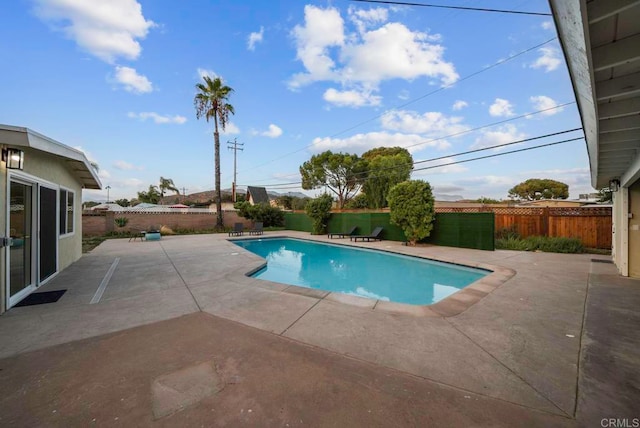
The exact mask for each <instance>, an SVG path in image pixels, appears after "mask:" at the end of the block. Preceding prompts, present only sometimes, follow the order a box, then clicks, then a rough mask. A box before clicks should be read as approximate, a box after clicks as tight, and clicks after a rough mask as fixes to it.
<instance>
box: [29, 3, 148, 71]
mask: <svg viewBox="0 0 640 428" xmlns="http://www.w3.org/2000/svg"><path fill="white" fill-rule="evenodd" d="M35 3H36V7H35V12H36V15H37V16H38V17H39V18H40V19H42V20H43V21H46V22H50V23H52V24H53V25H55V26H57V28H60V29H61V30H62V31H63V32H64V33H65V34H66V36H67V37H69V38H70V39H72V40H74V41H75V42H76V43H77V44H78V46H80V47H81V48H82V49H83V50H86V51H87V52H89V53H91V54H92V55H94V56H96V57H98V58H100V59H101V60H103V61H105V62H108V63H113V62H114V61H115V60H116V59H117V58H126V59H129V60H135V59H137V58H138V57H139V56H140V52H141V50H142V48H141V47H140V43H139V40H141V39H144V38H145V37H146V36H147V33H148V32H149V29H150V28H152V27H153V26H155V24H154V22H153V21H151V20H147V19H145V17H144V16H143V15H142V6H141V5H140V3H138V2H137V1H136V0H110V1H95V0H35Z"/></svg>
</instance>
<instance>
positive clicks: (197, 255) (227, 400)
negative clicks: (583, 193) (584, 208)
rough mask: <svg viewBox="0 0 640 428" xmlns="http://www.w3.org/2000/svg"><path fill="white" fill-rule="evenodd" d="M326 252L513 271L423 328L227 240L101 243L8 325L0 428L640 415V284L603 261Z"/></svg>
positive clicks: (527, 421)
mask: <svg viewBox="0 0 640 428" xmlns="http://www.w3.org/2000/svg"><path fill="white" fill-rule="evenodd" d="M283 234H286V235H288V236H293V237H302V238H305V239H316V240H320V241H328V240H327V239H326V238H325V237H311V236H310V235H308V234H306V233H298V232H288V231H287V232H286V233H277V234H276V233H271V235H283ZM267 235H269V234H267ZM331 242H332V243H341V244H345V245H357V246H363V247H367V248H380V249H384V250H387V251H395V252H401V253H405V254H413V255H420V256H423V257H430V258H436V259H444V260H455V261H458V262H461V263H465V264H471V265H477V264H481V265H491V266H495V267H496V268H497V269H498V270H501V271H512V272H514V273H515V275H514V276H510V277H509V278H508V279H506V278H505V280H506V282H504V283H503V284H502V285H500V286H498V287H497V288H495V287H493V288H492V289H491V290H492V291H490V292H489V291H487V293H484V294H482V296H484V297H482V298H480V299H479V300H478V301H476V302H474V303H473V304H471V305H470V306H469V307H468V308H467V309H465V310H464V311H462V312H461V313H460V314H458V315H455V316H441V314H440V313H430V314H428V316H425V314H424V313H420V314H410V313H409V314H408V313H404V312H402V311H400V312H398V311H394V310H393V308H389V309H390V310H379V309H373V308H374V306H375V301H370V300H366V299H357V298H339V296H337V297H336V295H333V294H330V295H328V296H327V295H326V293H322V292H317V291H313V290H308V291H305V290H302V291H301V290H299V289H296V288H289V287H288V286H285V285H280V284H274V283H267V282H265V281H261V280H257V279H253V278H249V277H246V276H245V273H246V272H247V271H249V270H252V269H255V268H257V267H258V266H260V265H261V264H262V263H263V262H264V261H263V260H262V259H260V258H259V257H257V256H255V255H253V254H251V253H248V252H246V251H245V250H243V249H242V248H240V247H238V246H236V245H234V244H233V243H230V242H228V240H227V236H226V235H222V234H220V235H193V236H175V237H163V239H162V240H161V241H158V242H128V241H127V240H108V241H106V242H104V243H103V244H102V245H100V246H99V247H98V248H96V249H95V250H93V251H92V252H91V253H89V254H87V255H85V256H84V257H83V258H82V259H81V260H80V261H78V262H77V263H75V264H74V265H72V266H71V267H69V268H68V269H66V270H65V271H63V272H61V273H60V274H59V275H58V276H57V277H55V278H54V279H53V280H52V281H50V282H49V283H48V284H47V285H46V286H45V287H43V290H41V291H46V290H57V289H67V290H68V291H67V292H66V294H65V295H64V296H63V297H62V298H61V299H60V300H59V301H58V302H57V303H54V304H47V305H39V306H29V307H21V308H14V309H11V310H10V311H9V312H7V313H6V314H4V315H3V316H1V317H0V343H2V346H1V347H0V358H2V360H0V369H1V371H0V385H2V388H3V390H4V391H5V393H4V394H2V398H1V399H0V415H1V416H0V423H2V424H3V425H4V424H8V423H11V424H14V425H37V424H39V425H87V424H90V423H92V422H94V423H99V424H106V425H110V424H122V425H136V426H140V425H150V424H154V423H158V424H161V425H173V426H175V425H202V424H204V425H235V424H238V423H247V424H249V425H256V426H261V425H262V426H264V425H286V424H289V425H290V426H294V425H338V426H344V425H349V426H351V425H355V426H385V425H396V426H401V425H404V426H411V425H426V424H431V425H436V426H437V425H480V426H483V425H491V426H508V425H514V424H517V425H527V426H534V425H537V426H574V425H579V426H584V425H593V426H600V420H601V419H602V418H627V419H629V420H630V421H631V420H632V419H633V418H640V409H639V408H638V405H637V403H638V402H640V378H639V377H640V376H639V374H638V373H639V372H640V370H639V369H640V350H639V349H638V346H637V344H638V343H640V328H639V327H640V315H639V314H640V312H639V311H637V307H638V306H639V305H640V281H637V280H630V279H626V278H621V277H619V276H618V275H617V274H616V272H615V269H614V267H613V265H611V264H609V263H606V261H608V257H605V256H593V255H563V254H547V253H523V252H512V251H495V252H486V251H477V250H466V249H458V248H445V247H404V246H402V245H401V244H400V243H396V242H388V241H383V242H375V243H373V242H372V243H364V244H362V243H358V244H354V243H350V242H349V241H348V240H331ZM109 272H111V273H112V275H111V276H110V277H109V275H108V273H109ZM105 277H106V278H107V279H108V281H106V279H105ZM101 283H102V285H103V288H104V293H103V294H102V296H101V298H100V299H99V301H97V302H95V301H96V300H97V298H96V296H97V294H96V291H97V290H98V289H99V288H100V286H101ZM92 300H93V301H94V302H95V303H91V301H92ZM585 312H586V316H585ZM199 379H200V380H202V379H208V380H207V381H206V382H204V383H202V382H200V383H201V384H199V381H198V380H199ZM194 385H195V386H194ZM167 391H169V392H167ZM25 396H28V397H29V398H28V399H27V400H25V399H24V397H25ZM114 418H117V419H114Z"/></svg>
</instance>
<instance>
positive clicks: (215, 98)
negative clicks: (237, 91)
mask: <svg viewBox="0 0 640 428" xmlns="http://www.w3.org/2000/svg"><path fill="white" fill-rule="evenodd" d="M203 79H204V84H202V83H198V84H197V85H196V89H197V90H198V93H197V94H196V95H195V97H194V98H193V104H194V106H195V108H196V118H198V119H200V118H201V117H204V118H205V119H206V120H207V122H209V119H211V118H213V124H214V131H213V140H214V152H215V181H216V211H217V213H218V215H217V219H216V227H217V228H218V229H222V228H223V227H224V223H223V221H222V195H221V191H220V134H219V133H218V124H219V125H220V128H222V130H223V131H224V129H225V128H226V126H227V122H228V121H229V115H232V114H235V110H234V108H233V106H232V105H231V104H229V103H228V100H229V97H230V96H231V94H232V93H233V89H232V88H230V87H229V86H226V85H224V84H223V83H222V79H220V78H219V77H216V78H214V79H211V78H210V77H209V76H203Z"/></svg>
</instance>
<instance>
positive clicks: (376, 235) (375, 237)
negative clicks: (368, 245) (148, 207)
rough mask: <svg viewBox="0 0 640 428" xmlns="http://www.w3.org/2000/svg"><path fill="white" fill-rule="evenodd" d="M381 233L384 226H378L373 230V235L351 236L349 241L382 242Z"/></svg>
mask: <svg viewBox="0 0 640 428" xmlns="http://www.w3.org/2000/svg"><path fill="white" fill-rule="evenodd" d="M381 233H382V226H378V227H376V228H375V229H373V232H371V234H369V235H351V236H350V237H349V240H350V241H355V242H358V239H362V241H363V242H364V240H365V239H366V240H367V242H370V241H371V240H372V239H373V240H374V241H382V237H381V236H380V234H381Z"/></svg>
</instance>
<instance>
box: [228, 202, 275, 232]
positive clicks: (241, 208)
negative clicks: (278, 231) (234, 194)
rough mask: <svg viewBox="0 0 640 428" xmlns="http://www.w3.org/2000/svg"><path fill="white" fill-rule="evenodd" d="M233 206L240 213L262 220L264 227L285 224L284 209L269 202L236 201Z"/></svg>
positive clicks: (247, 217) (243, 215) (245, 216)
mask: <svg viewBox="0 0 640 428" xmlns="http://www.w3.org/2000/svg"><path fill="white" fill-rule="evenodd" d="M233 207H234V208H235V209H237V210H238V215H239V216H240V217H244V218H246V219H249V220H253V221H261V222H262V224H263V226H264V227H281V226H284V211H282V210H281V209H280V208H276V207H272V206H271V205H269V204H257V205H251V204H250V203H249V202H246V201H245V202H236V203H235V204H234V205H233Z"/></svg>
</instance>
